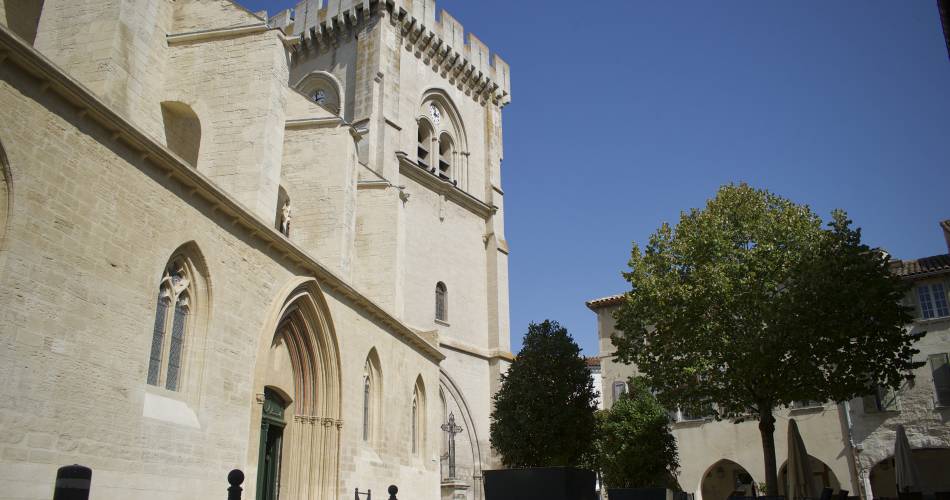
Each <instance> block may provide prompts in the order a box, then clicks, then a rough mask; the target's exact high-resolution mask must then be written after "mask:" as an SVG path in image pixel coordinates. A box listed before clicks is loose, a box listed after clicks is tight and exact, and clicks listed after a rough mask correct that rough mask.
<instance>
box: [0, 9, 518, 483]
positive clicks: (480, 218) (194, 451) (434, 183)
mask: <svg viewBox="0 0 950 500" xmlns="http://www.w3.org/2000/svg"><path fill="white" fill-rule="evenodd" d="M509 101H510V84H509V70H508V66H507V64H506V63H505V62H504V61H503V60H502V59H501V58H499V57H498V56H490V54H489V51H488V49H487V47H485V45H484V44H482V43H481V42H480V41H479V40H478V39H477V38H475V37H474V36H472V35H468V37H466V36H465V34H464V29H463V27H462V26H461V24H459V23H458V22H457V21H456V20H454V19H453V18H452V17H451V16H449V15H448V14H446V13H444V12H443V13H442V14H441V16H439V18H438V19H437V18H436V15H435V5H434V1H433V0H305V1H302V2H300V3H299V4H298V5H297V6H296V8H295V9H294V10H293V11H292V12H291V11H286V12H281V13H279V14H277V15H275V16H272V17H270V18H268V17H267V16H266V15H264V14H262V13H259V14H255V13H252V12H249V11H247V10H245V9H244V8H242V7H241V6H240V5H238V4H236V3H234V2H231V1H228V0H127V1H122V2H117V1H112V0H45V2H39V1H38V2H20V1H18V0H0V165H2V169H0V172H2V177H0V181H2V182H0V342H2V343H3V349H2V350H0V380H2V381H3V383H2V384H0V396H2V398H0V399H2V401H3V403H0V428H2V429H3V433H2V437H0V485H2V493H0V497H3V498H18V499H40V498H43V499H48V498H50V497H51V496H52V495H51V492H52V487H53V478H54V476H55V471H56V468H57V467H59V466H61V465H65V464H71V463H80V464H83V465H86V466H89V467H91V468H92V469H93V481H92V488H93V498H98V499H110V498H116V499H126V498H138V499H149V498H155V499H163V500H165V499H175V498H181V499H185V498H214V497H215V496H220V495H221V493H222V492H223V491H224V487H225V486H226V483H225V481H224V478H225V476H226V475H227V472H228V471H229V470H230V469H232V468H240V469H242V470H244V472H245V473H246V476H247V481H246V482H245V488H246V489H245V495H246V498H263V496H261V495H263V494H264V493H265V492H266V493H268V494H273V493H275V492H279V494H280V498H282V499H291V500H293V499H304V498H307V499H311V498H313V499H318V498H319V499H330V498H342V497H344V496H347V497H348V496H350V495H352V494H353V491H354V489H359V490H360V491H366V490H368V489H371V490H373V492H374V494H376V495H381V494H383V492H384V491H385V488H386V487H387V486H388V485H389V484H396V485H398V486H399V488H400V497H401V498H420V499H427V498H429V499H435V498H453V499H472V500H477V499H479V498H482V497H483V493H482V490H481V486H480V479H481V471H482V470H484V469H485V468H490V467H492V466H493V464H494V463H495V462H494V458H493V457H492V455H491V450H490V446H489V443H488V423H489V413H490V405H491V395H492V394H493V393H494V391H495V390H496V389H497V384H498V380H499V376H500V374H501V373H503V372H504V371H505V370H506V369H507V367H508V365H509V363H510V361H511V359H512V356H511V354H510V353H509V326H508V289H507V283H508V276H507V266H508V264H507V258H508V248H507V244H506V242H505V236H504V222H503V221H504V203H503V191H502V188H501V181H500V178H501V162H502V157H503V152H502V108H503V107H504V106H505V105H506V104H507V103H508V102H509ZM450 415H451V416H453V417H454V419H455V421H456V423H457V425H458V426H459V427H461V431H460V432H459V433H458V434H456V435H455V445H456V446H455V447H456V449H457V453H456V456H455V458H456V471H455V474H454V477H449V476H450V474H449V472H448V466H447V454H446V452H447V449H448V438H447V437H446V434H445V433H444V432H443V431H442V430H441V427H442V425H443V424H444V423H445V422H447V421H448V419H449V416H450Z"/></svg>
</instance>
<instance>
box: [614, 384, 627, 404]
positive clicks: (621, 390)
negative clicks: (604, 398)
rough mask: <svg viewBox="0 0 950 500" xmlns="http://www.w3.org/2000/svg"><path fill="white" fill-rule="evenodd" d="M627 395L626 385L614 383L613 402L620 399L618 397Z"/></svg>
mask: <svg viewBox="0 0 950 500" xmlns="http://www.w3.org/2000/svg"><path fill="white" fill-rule="evenodd" d="M626 393H627V384H626V383H624V382H614V401H617V400H618V399H620V396H622V395H624V394H626Z"/></svg>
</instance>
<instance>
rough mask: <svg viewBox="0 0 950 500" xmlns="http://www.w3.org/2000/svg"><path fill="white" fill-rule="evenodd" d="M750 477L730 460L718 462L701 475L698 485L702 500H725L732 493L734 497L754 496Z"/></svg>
mask: <svg viewBox="0 0 950 500" xmlns="http://www.w3.org/2000/svg"><path fill="white" fill-rule="evenodd" d="M754 488H755V487H754V482H753V480H752V475H751V474H749V472H748V471H747V470H746V469H745V468H744V467H742V466H741V465H739V464H737V463H735V462H733V461H732V460H726V459H723V460H720V461H718V462H716V463H714V464H712V466H710V467H709V469H706V474H704V475H703V481H702V484H701V485H700V491H701V492H702V495H703V498H702V500H726V499H727V498H729V497H730V496H733V493H736V496H749V497H751V496H754Z"/></svg>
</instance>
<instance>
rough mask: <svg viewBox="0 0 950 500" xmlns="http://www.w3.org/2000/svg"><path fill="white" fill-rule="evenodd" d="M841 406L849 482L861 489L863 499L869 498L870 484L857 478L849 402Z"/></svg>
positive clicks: (855, 452)
mask: <svg viewBox="0 0 950 500" xmlns="http://www.w3.org/2000/svg"><path fill="white" fill-rule="evenodd" d="M841 408H842V409H843V413H844V424H845V429H846V430H847V432H846V434H847V436H848V440H847V447H848V469H849V472H850V473H851V484H853V485H854V487H855V488H858V492H859V493H860V490H862V489H863V490H864V494H865V497H864V498H865V500H870V499H871V489H870V484H867V485H865V484H864V482H862V481H861V480H860V478H859V476H860V474H859V473H858V460H857V453H858V449H857V446H855V444H854V421H852V420H851V402H850V401H845V402H844V403H842V404H841ZM862 487H863V488H862Z"/></svg>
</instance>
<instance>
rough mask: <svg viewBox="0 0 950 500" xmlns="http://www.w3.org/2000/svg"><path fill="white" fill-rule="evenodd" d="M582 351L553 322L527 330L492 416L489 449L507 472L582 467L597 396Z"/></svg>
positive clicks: (497, 396)
mask: <svg viewBox="0 0 950 500" xmlns="http://www.w3.org/2000/svg"><path fill="white" fill-rule="evenodd" d="M580 352H581V350H580V348H579V347H578V346H577V344H576V343H575V342H574V339H573V338H571V336H570V334H568V332H567V330H566V329H565V328H563V327H562V326H561V325H560V324H558V323H557V322H556V321H550V320H546V321H544V322H543V323H531V324H530V325H529V326H528V333H527V334H525V336H524V344H523V347H522V348H521V352H520V353H519V354H518V357H517V358H515V360H514V362H512V364H511V367H509V368H508V373H507V374H505V375H502V377H501V388H500V389H499V390H498V392H497V393H496V394H495V397H494V402H495V409H494V411H492V415H491V416H492V422H491V444H492V447H494V448H495V450H497V451H498V452H499V453H500V454H501V457H502V463H504V465H505V466H506V467H550V466H576V465H578V464H580V463H581V457H582V456H583V455H584V454H585V452H587V450H588V449H589V448H590V445H591V441H592V438H593V432H594V410H595V408H596V394H595V393H594V383H593V381H592V380H591V377H590V373H589V372H588V371H587V367H586V366H585V364H584V359H583V358H582V357H581V356H580Z"/></svg>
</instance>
